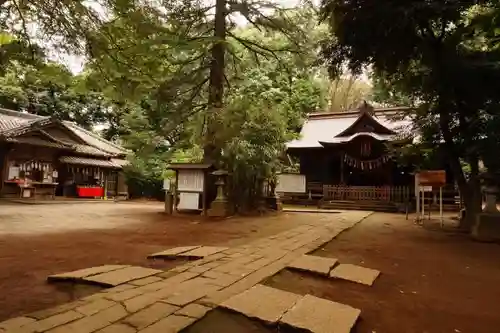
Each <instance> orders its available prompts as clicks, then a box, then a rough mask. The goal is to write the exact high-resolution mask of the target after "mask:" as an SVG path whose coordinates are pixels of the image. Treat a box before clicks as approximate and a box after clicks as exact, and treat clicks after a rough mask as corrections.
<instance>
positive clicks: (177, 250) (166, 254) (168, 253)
mask: <svg viewBox="0 0 500 333" xmlns="http://www.w3.org/2000/svg"><path fill="white" fill-rule="evenodd" d="M199 247H201V245H194V246H180V247H174V248H172V249H168V250H165V251H162V252H158V253H153V254H151V255H149V256H148V259H155V258H166V259H168V258H175V257H177V255H179V254H181V253H183V252H188V251H191V250H194V249H197V248H199Z"/></svg>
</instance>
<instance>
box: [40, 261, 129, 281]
mask: <svg viewBox="0 0 500 333" xmlns="http://www.w3.org/2000/svg"><path fill="white" fill-rule="evenodd" d="M126 267H130V266H129V265H103V266H96V267H90V268H84V269H79V270H77V271H73V272H67V273H62V274H54V275H49V276H48V277H47V280H48V281H49V282H52V281H64V280H79V279H83V278H85V277H88V276H92V275H97V274H101V273H107V272H111V271H115V270H118V269H122V268H126Z"/></svg>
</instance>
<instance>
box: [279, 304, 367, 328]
mask: <svg viewBox="0 0 500 333" xmlns="http://www.w3.org/2000/svg"><path fill="white" fill-rule="evenodd" d="M360 313H361V311H360V310H359V309H356V308H353V307H350V306H348V305H345V304H340V303H337V302H332V301H329V300H326V299H323V298H318V297H314V296H311V295H306V296H304V297H302V298H301V299H300V300H299V301H298V302H297V303H296V304H295V305H294V306H293V307H292V308H291V309H290V310H288V311H287V312H286V313H285V314H284V315H283V317H282V318H281V319H280V324H286V325H288V326H291V327H294V328H298V329H301V330H305V331H307V332H312V333H349V332H351V330H352V328H353V327H354V325H355V324H356V321H357V320H358V317H359V315H360Z"/></svg>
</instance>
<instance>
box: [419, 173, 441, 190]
mask: <svg viewBox="0 0 500 333" xmlns="http://www.w3.org/2000/svg"><path fill="white" fill-rule="evenodd" d="M417 179H418V185H420V186H444V185H446V171H445V170H423V171H420V172H419V173H417Z"/></svg>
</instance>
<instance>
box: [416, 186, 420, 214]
mask: <svg viewBox="0 0 500 333" xmlns="http://www.w3.org/2000/svg"><path fill="white" fill-rule="evenodd" d="M416 192H417V193H416V194H417V196H416V199H417V217H416V219H417V222H418V221H419V220H420V189H419V188H418V187H416Z"/></svg>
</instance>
